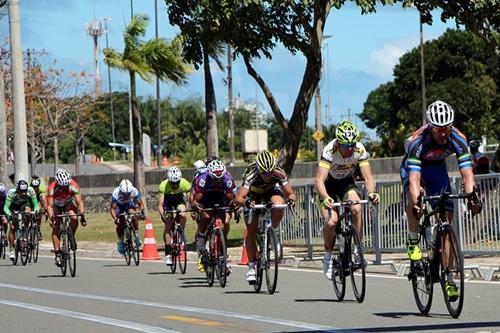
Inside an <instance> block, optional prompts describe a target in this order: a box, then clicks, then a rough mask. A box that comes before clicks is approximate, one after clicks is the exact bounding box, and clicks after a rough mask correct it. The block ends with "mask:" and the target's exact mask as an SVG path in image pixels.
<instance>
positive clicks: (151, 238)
mask: <svg viewBox="0 0 500 333" xmlns="http://www.w3.org/2000/svg"><path fill="white" fill-rule="evenodd" d="M158 259H160V255H159V254H158V246H157V245H156V238H155V231H154V229H153V222H151V218H150V217H149V216H148V218H147V219H146V232H145V233H144V247H143V249H142V260H158Z"/></svg>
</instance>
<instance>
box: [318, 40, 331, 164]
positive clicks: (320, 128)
mask: <svg viewBox="0 0 500 333" xmlns="http://www.w3.org/2000/svg"><path fill="white" fill-rule="evenodd" d="M331 37H332V35H323V37H322V38H321V45H320V48H322V47H323V41H325V40H326V39H328V38H331ZM323 67H324V66H323V63H322V64H321V72H320V75H321V76H320V81H321V78H322V77H323ZM320 81H318V84H317V85H316V91H315V104H314V114H315V123H316V133H318V135H319V136H318V138H320V137H321V138H320V139H319V140H318V139H316V159H317V160H318V161H319V160H320V159H321V155H322V154H323V138H322V135H323V124H322V122H321V94H320V88H319V85H320Z"/></svg>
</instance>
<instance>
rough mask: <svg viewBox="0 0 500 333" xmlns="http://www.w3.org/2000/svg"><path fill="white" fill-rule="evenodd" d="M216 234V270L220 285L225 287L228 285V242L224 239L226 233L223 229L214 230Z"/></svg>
mask: <svg viewBox="0 0 500 333" xmlns="http://www.w3.org/2000/svg"><path fill="white" fill-rule="evenodd" d="M214 236H215V247H214V250H215V251H214V253H215V256H214V259H215V260H216V263H215V271H216V274H217V279H218V280H219V283H220V286H221V287H222V288H224V287H225V286H226V281H227V274H226V273H227V256H226V253H227V252H226V242H225V240H224V234H223V233H222V230H220V229H216V230H215V231H214Z"/></svg>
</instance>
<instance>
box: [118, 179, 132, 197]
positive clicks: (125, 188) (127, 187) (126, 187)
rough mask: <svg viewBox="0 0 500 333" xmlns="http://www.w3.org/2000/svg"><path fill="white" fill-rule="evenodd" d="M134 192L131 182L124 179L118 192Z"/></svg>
mask: <svg viewBox="0 0 500 333" xmlns="http://www.w3.org/2000/svg"><path fill="white" fill-rule="evenodd" d="M133 190H134V185H132V182H131V181H130V180H128V179H124V180H122V181H121V182H120V192H121V193H124V194H129V193H132V191H133Z"/></svg>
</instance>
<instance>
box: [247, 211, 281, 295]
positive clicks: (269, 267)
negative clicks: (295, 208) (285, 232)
mask: <svg viewBox="0 0 500 333" xmlns="http://www.w3.org/2000/svg"><path fill="white" fill-rule="evenodd" d="M287 207H288V205H287V204H273V203H268V204H256V205H254V206H253V207H252V208H251V209H250V211H249V215H248V216H249V219H251V218H252V210H253V209H265V210H266V213H265V214H260V216H259V222H258V223H259V225H258V227H257V255H256V266H255V271H256V273H257V276H256V282H255V284H254V290H255V292H257V293H259V292H260V289H261V287H262V279H263V275H264V271H265V274H266V285H267V291H268V292H269V294H274V292H275V291H276V286H277V284H278V264H279V252H278V239H277V237H276V233H275V232H274V229H273V227H272V224H271V216H270V214H269V212H270V210H271V209H284V208H287Z"/></svg>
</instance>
